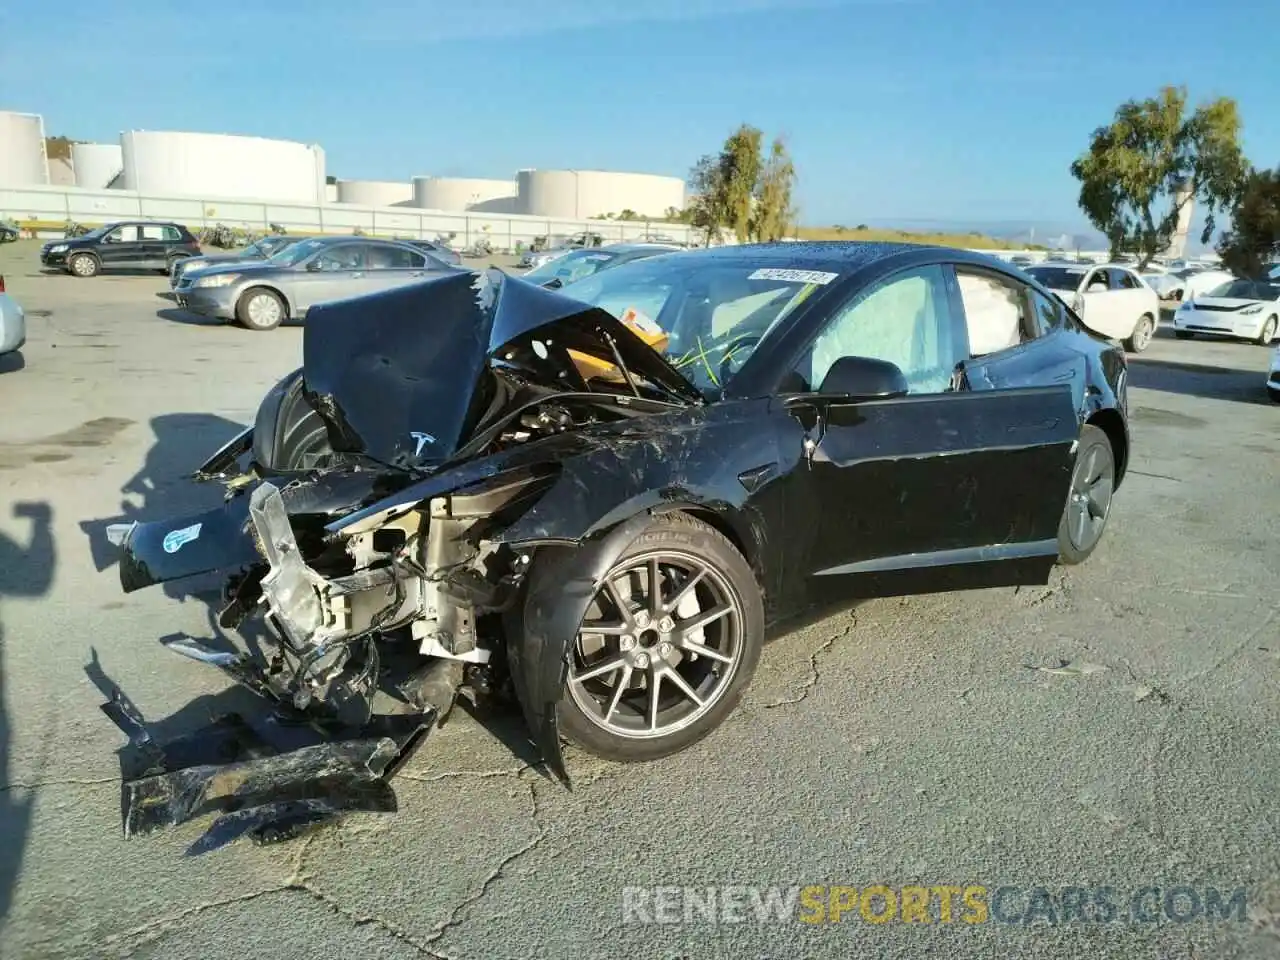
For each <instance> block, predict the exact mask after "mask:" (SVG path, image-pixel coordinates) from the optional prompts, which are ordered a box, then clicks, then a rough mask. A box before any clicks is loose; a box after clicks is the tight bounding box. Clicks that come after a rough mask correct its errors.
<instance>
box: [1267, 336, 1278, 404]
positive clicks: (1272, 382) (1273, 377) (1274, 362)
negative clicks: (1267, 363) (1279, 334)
mask: <svg viewBox="0 0 1280 960" xmlns="http://www.w3.org/2000/svg"><path fill="white" fill-rule="evenodd" d="M1267 393H1269V394H1270V395H1271V400H1272V401H1273V402H1274V403H1280V347H1276V348H1275V350H1273V351H1272V353H1271V372H1270V373H1268V374H1267Z"/></svg>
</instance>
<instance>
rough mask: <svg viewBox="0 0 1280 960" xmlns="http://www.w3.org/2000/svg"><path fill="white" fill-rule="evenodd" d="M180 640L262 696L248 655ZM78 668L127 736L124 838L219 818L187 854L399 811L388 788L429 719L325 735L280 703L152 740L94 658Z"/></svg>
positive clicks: (380, 720)
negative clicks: (267, 710)
mask: <svg viewBox="0 0 1280 960" xmlns="http://www.w3.org/2000/svg"><path fill="white" fill-rule="evenodd" d="M184 643H185V645H186V648H184V649H182V650H180V651H179V652H183V653H186V654H187V655H188V656H191V655H192V653H191V649H194V650H197V651H203V652H207V653H208V654H209V655H208V656H202V657H200V659H203V660H204V661H205V662H208V663H212V664H214V665H216V666H219V667H220V668H222V669H223V670H224V671H226V672H227V673H228V674H229V675H230V676H231V677H232V678H234V679H235V680H237V681H238V682H240V683H243V684H245V685H246V686H249V687H250V688H252V689H254V690H255V691H257V692H259V693H262V694H264V695H267V696H269V693H268V692H267V684H266V682H265V678H262V677H261V676H260V675H259V674H258V671H257V668H256V667H255V666H254V664H253V663H252V662H251V661H250V660H248V658H245V657H240V656H236V655H234V654H216V653H215V652H214V651H205V650H204V649H203V648H201V647H200V645H199V644H198V643H196V642H194V641H184ZM187 648H191V649H187ZM86 670H87V672H89V673H90V675H91V676H93V677H94V679H95V682H97V683H98V686H99V687H100V688H101V689H102V690H103V692H104V694H106V695H107V697H108V701H107V703H105V704H103V705H102V710H103V712H104V713H105V714H106V715H107V716H108V717H110V718H111V720H112V721H113V722H114V723H115V724H116V726H117V727H119V728H120V729H121V730H122V731H123V732H124V733H125V734H126V735H127V736H128V738H129V742H128V744H127V745H126V746H125V747H124V748H123V749H122V750H121V751H120V774H121V782H122V789H121V794H122V795H121V813H122V820H123V828H124V835H125V836H126V837H134V836H137V835H139V834H147V833H151V832H153V831H155V830H158V829H161V828H164V827H172V826H177V825H179V824H182V823H186V822H187V821H189V820H192V819H194V818H195V817H198V816H202V815H205V814H210V813H218V814H220V816H218V817H217V819H216V820H214V822H213V824H212V825H211V826H210V827H209V828H208V830H206V831H205V833H204V834H203V836H201V837H200V838H199V839H198V840H197V841H196V842H195V843H193V844H192V845H191V846H190V847H188V849H187V854H188V855H189V856H194V855H198V854H201V853H207V852H209V851H211V850H216V849H218V848H219V847H222V846H225V845H226V844H228V843H230V842H232V841H234V840H236V839H238V838H240V837H244V836H247V837H249V838H250V839H251V840H252V841H253V842H255V843H257V844H269V843H279V842H282V841H285V840H289V839H292V838H294V837H297V836H299V835H301V834H302V833H304V832H307V831H309V830H311V829H313V828H315V827H318V826H320V825H322V824H326V823H332V822H335V821H336V820H337V819H339V818H340V817H342V816H344V815H346V814H348V813H351V812H354V811H364V812H369V813H394V812H395V811H396V810H397V808H398V804H397V800H396V795H395V791H394V790H393V789H392V788H391V785H390V783H389V782H388V781H389V779H390V778H391V777H392V776H393V775H394V773H395V772H396V771H397V770H398V769H399V768H400V766H401V765H402V764H403V763H404V762H405V761H406V760H407V759H408V758H409V757H410V756H411V755H412V753H413V752H414V750H416V748H417V746H418V744H419V743H420V742H421V739H422V736H423V735H424V734H425V732H426V731H427V729H428V728H429V727H430V726H431V724H432V722H433V721H434V720H435V719H436V714H435V711H432V710H428V711H427V712H424V713H409V714H388V715H381V716H375V717H373V718H371V720H370V721H369V722H368V723H367V724H365V725H363V726H362V727H361V728H359V729H350V728H348V729H341V728H326V727H323V726H321V725H319V724H318V723H316V722H314V720H312V719H311V718H309V717H307V716H306V715H305V714H301V713H297V712H295V711H292V710H290V709H289V708H288V707H287V706H286V705H283V704H282V705H280V707H279V709H277V710H276V712H275V713H273V714H271V715H270V716H267V717H265V718H260V719H258V720H257V721H256V722H254V721H250V720H248V719H246V718H244V717H243V716H241V715H239V714H234V713H232V714H225V715H222V716H219V717H217V718H215V719H214V720H213V721H212V722H211V723H209V724H208V725H206V726H204V727H201V728H200V729H198V730H196V731H194V732H192V733H189V734H186V735H184V736H181V737H178V738H176V739H173V740H169V741H166V742H164V743H160V742H157V741H156V740H154V739H152V737H151V734H150V732H149V731H148V729H147V725H146V722H145V720H144V719H143V718H142V715H141V713H140V712H139V711H138V710H137V708H136V707H135V706H134V705H133V704H132V703H131V702H130V701H129V699H128V698H127V697H126V696H125V694H124V693H123V691H121V690H120V688H119V687H118V686H116V685H115V684H114V683H113V682H111V681H109V680H107V679H106V677H105V675H104V674H102V673H101V670H100V668H99V667H98V665H97V659H96V654H95V659H94V661H93V663H91V664H90V666H89V667H88V668H86Z"/></svg>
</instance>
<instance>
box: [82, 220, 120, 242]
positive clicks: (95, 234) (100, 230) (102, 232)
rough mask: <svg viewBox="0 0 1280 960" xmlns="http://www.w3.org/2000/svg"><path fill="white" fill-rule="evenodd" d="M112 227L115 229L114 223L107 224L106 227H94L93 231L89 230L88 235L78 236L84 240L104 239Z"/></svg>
mask: <svg viewBox="0 0 1280 960" xmlns="http://www.w3.org/2000/svg"><path fill="white" fill-rule="evenodd" d="M113 227H115V224H114V223H108V224H107V225H106V226H102V227H95V228H94V229H92V230H90V231H89V232H88V233H82V234H80V236H81V237H83V238H84V239H85V240H97V239H99V238H100V237H105V236H106V235H107V233H108V232H109V231H110V230H111V229H112V228H113Z"/></svg>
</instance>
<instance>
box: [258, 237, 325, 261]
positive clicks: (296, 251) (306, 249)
mask: <svg viewBox="0 0 1280 960" xmlns="http://www.w3.org/2000/svg"><path fill="white" fill-rule="evenodd" d="M323 246H324V241H323V240H301V241H299V242H298V243H291V244H289V246H287V247H285V248H284V249H283V250H278V251H277V252H276V253H274V254H273V255H272V256H271V257H270V258H269V259H270V260H271V262H272V263H278V264H279V265H280V266H282V267H292V266H293V265H294V264H296V263H301V262H302V261H303V260H305V259H306V258H307V257H309V256H311V254H313V253H315V252H316V251H317V250H319V249H320V248H321V247H323Z"/></svg>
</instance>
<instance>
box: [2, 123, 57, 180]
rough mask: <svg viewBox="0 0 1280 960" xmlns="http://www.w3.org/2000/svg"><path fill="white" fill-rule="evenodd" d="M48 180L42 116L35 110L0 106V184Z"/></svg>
mask: <svg viewBox="0 0 1280 960" xmlns="http://www.w3.org/2000/svg"><path fill="white" fill-rule="evenodd" d="M48 182H49V164H48V163H47V162H46V160H45V152H44V119H43V118H42V117H41V116H40V115H39V114H37V113H10V112H9V111H7V110H0V187H29V186H31V185H33V184H47V183H48Z"/></svg>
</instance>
